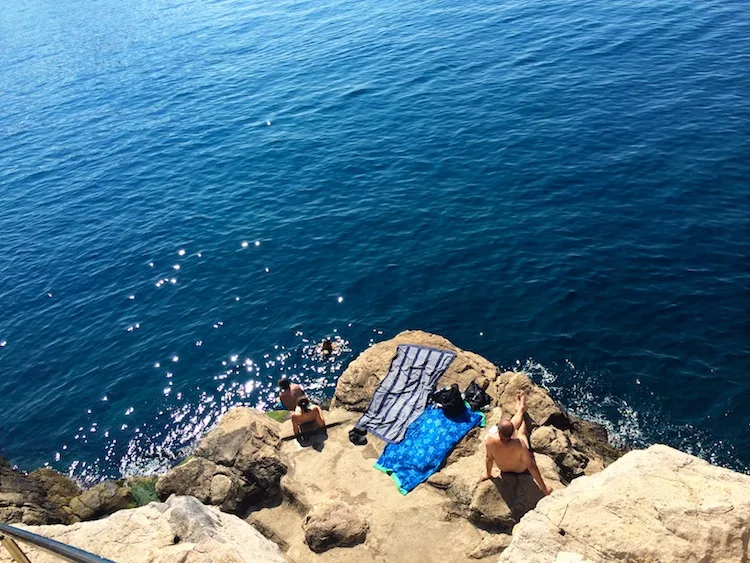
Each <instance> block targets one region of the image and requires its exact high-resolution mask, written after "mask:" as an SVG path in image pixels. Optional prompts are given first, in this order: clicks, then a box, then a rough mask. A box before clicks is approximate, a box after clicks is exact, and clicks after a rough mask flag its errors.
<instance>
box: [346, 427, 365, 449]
mask: <svg viewBox="0 0 750 563" xmlns="http://www.w3.org/2000/svg"><path fill="white" fill-rule="evenodd" d="M349 441H350V442H351V443H352V444H354V445H355V446H364V445H365V444H367V430H365V429H364V428H357V427H356V426H355V427H354V428H352V429H351V430H349Z"/></svg>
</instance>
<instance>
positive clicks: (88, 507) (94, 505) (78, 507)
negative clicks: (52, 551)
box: [70, 481, 135, 521]
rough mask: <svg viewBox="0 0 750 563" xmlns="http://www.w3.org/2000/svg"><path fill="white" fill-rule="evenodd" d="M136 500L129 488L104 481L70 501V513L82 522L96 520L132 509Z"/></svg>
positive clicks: (118, 483)
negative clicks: (119, 511) (125, 509)
mask: <svg viewBox="0 0 750 563" xmlns="http://www.w3.org/2000/svg"><path fill="white" fill-rule="evenodd" d="M134 504H135V499H134V498H133V495H132V493H131V492H130V489H129V488H128V487H124V486H122V483H120V482H115V481H104V482H103V483H99V484H98V485H94V486H93V487H91V488H90V489H87V490H85V491H83V492H82V493H81V494H80V495H78V496H76V497H74V498H72V499H71V500H70V511H71V513H72V514H73V516H74V517H75V518H76V519H77V520H80V521H85V520H94V519H96V518H101V517H103V516H107V515H109V514H112V513H114V512H117V511H118V510H122V509H124V508H132V507H133V506H134Z"/></svg>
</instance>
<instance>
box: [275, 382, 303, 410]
mask: <svg viewBox="0 0 750 563" xmlns="http://www.w3.org/2000/svg"><path fill="white" fill-rule="evenodd" d="M287 386H288V388H286V389H285V388H284V387H287ZM279 387H281V393H280V394H279V401H280V402H281V404H282V405H284V407H285V408H286V409H287V410H288V411H294V409H296V408H297V401H299V400H300V399H301V398H302V397H304V396H305V390H304V389H302V387H300V386H299V385H297V384H296V383H289V382H286V383H282V380H279Z"/></svg>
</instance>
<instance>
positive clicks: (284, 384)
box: [276, 377, 290, 391]
mask: <svg viewBox="0 0 750 563" xmlns="http://www.w3.org/2000/svg"><path fill="white" fill-rule="evenodd" d="M276 385H278V386H279V389H281V390H282V391H289V387H290V385H289V380H288V379H287V378H285V377H282V378H281V379H279V380H278V381H277V382H276Z"/></svg>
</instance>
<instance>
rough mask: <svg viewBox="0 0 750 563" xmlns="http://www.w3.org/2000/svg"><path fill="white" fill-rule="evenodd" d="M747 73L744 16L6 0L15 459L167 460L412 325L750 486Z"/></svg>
mask: <svg viewBox="0 0 750 563" xmlns="http://www.w3.org/2000/svg"><path fill="white" fill-rule="evenodd" d="M748 70H750V4H748V3H747V2H745V1H744V0H707V1H702V2H686V1H684V0H670V1H668V2H667V1H664V0H651V1H635V2H634V1H630V0H629V1H624V0H607V1H604V0H590V1H586V2H583V1H580V0H566V1H564V2H562V1H558V0H551V1H544V0H543V1H539V2H527V1H519V0H511V1H507V2H495V1H489V0H471V1H468V2H459V3H457V2H447V1H445V0H436V1H433V2H415V1H413V0H399V1H398V2H396V1H393V0H379V1H378V2H373V1H368V0H354V1H349V2H342V1H340V0H317V1H315V2H312V1H307V0H301V1H297V0H280V1H276V2H262V1H259V0H227V1H200V2H199V1H197V0H148V1H145V0H133V1H131V2H115V1H114V0H97V1H95V2H86V3H81V2H73V1H71V0H59V1H57V2H44V1H41V0H22V1H19V2H5V3H4V4H3V6H2V9H0V108H1V109H0V194H1V197H0V245H1V246H0V248H1V249H2V260H1V261H0V311H1V313H0V455H3V456H5V457H7V458H9V459H10V460H11V461H12V462H14V463H16V464H18V465H19V466H20V467H22V468H25V469H31V468H34V467H37V466H39V465H43V464H50V465H51V466H53V467H55V468H58V469H60V470H61V471H66V472H69V473H71V474H72V475H74V476H76V477H78V478H80V479H82V480H88V481H94V480H97V479H102V478H104V477H107V476H117V475H123V474H131V473H137V472H147V471H154V470H156V469H158V468H160V467H164V466H167V465H169V464H170V463H174V461H175V460H177V459H179V458H180V456H182V455H184V454H185V452H186V451H187V450H188V449H189V448H190V446H191V445H192V444H194V442H195V439H196V437H197V436H199V435H200V433H201V432H202V431H204V430H205V429H206V428H207V427H209V426H210V425H211V424H213V423H214V422H215V420H216V419H217V417H218V416H219V415H220V414H221V413H222V412H223V411H225V410H226V409H227V408H229V407H230V406H231V405H234V404H249V405H256V406H260V407H264V408H266V407H270V406H271V405H272V403H273V390H274V389H273V388H274V385H275V380H276V379H277V378H278V377H279V376H280V375H282V374H285V375H287V376H289V377H291V378H293V379H295V380H298V381H300V382H302V383H303V384H304V385H305V386H307V387H308V388H309V389H310V390H311V392H312V393H314V394H317V395H319V396H326V395H328V396H330V394H331V393H332V389H333V387H334V384H335V378H336V376H337V375H338V374H339V373H340V372H341V370H342V369H343V368H344V367H345V366H346V364H347V362H348V361H350V360H351V359H352V358H353V357H355V356H356V354H358V353H359V352H361V351H362V350H364V349H366V348H367V346H369V345H371V344H372V343H373V342H377V341H380V340H383V339H386V338H389V337H391V336H393V335H394V334H396V333H398V332H399V331H401V330H405V329H417V328H418V329H424V330H429V331H432V332H437V333H440V334H443V335H444V336H446V337H448V338H449V339H451V340H452V341H453V342H455V343H456V344H457V345H459V346H461V347H462V348H466V349H471V350H474V351H476V352H478V353H480V354H482V355H484V356H486V357H487V358H489V359H491V360H492V361H493V362H495V363H496V364H498V365H499V366H502V367H505V368H510V369H526V370H527V371H528V372H529V373H530V374H531V375H532V377H533V378H534V379H535V380H536V381H537V382H539V383H541V384H544V385H546V386H547V387H548V388H549V389H551V390H552V391H553V392H554V394H555V396H556V397H557V398H559V399H560V400H561V401H562V402H563V403H564V404H566V405H567V406H568V407H569V408H570V409H571V410H573V411H574V412H577V413H579V414H582V415H584V416H587V417H589V418H592V419H595V420H599V421H601V422H603V423H604V424H606V425H607V427H608V429H609V430H610V432H611V436H612V439H613V440H614V441H615V442H617V443H622V444H627V445H632V446H642V445H646V444H649V443H654V442H664V443H667V444H670V445H673V446H675V447H678V448H681V449H683V450H686V451H690V452H692V453H695V454H697V455H700V456H702V457H704V458H706V459H709V460H711V461H713V462H715V463H718V464H721V465H724V466H727V467H731V468H734V469H737V470H741V471H746V472H747V471H749V470H750V469H748V468H750V411H749V410H748V409H747V406H748V404H750V72H748ZM324 336H335V337H336V338H337V340H338V341H339V343H340V345H341V349H340V354H339V355H338V356H337V357H335V358H334V359H332V360H330V361H323V360H321V359H320V358H318V357H317V356H316V355H315V353H314V351H313V345H314V343H315V342H317V341H319V340H320V339H321V338H323V337H324Z"/></svg>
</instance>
